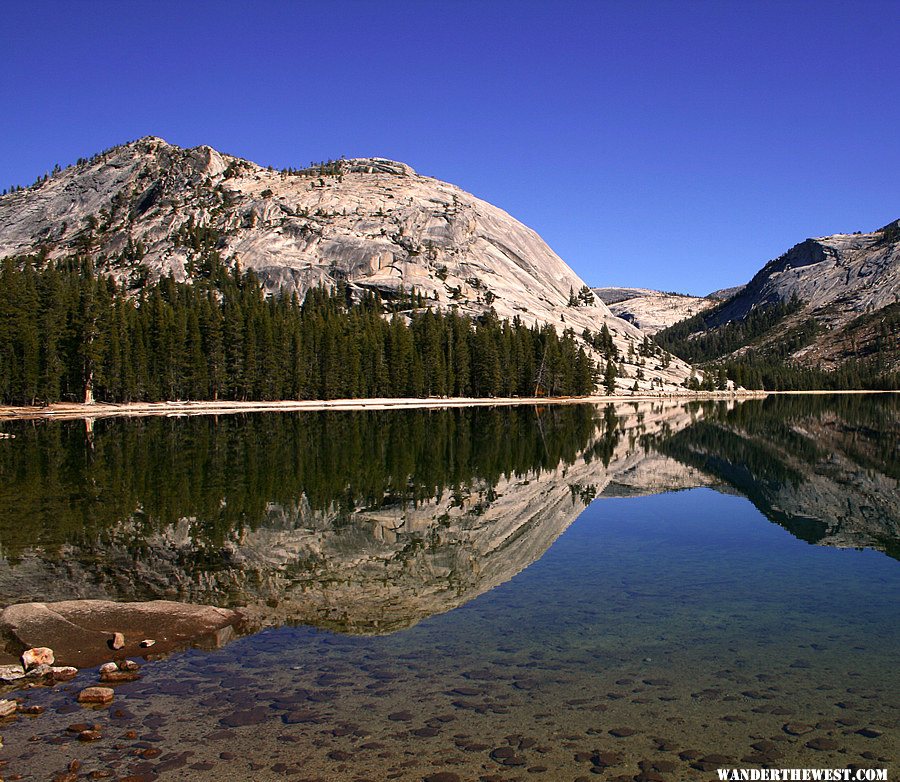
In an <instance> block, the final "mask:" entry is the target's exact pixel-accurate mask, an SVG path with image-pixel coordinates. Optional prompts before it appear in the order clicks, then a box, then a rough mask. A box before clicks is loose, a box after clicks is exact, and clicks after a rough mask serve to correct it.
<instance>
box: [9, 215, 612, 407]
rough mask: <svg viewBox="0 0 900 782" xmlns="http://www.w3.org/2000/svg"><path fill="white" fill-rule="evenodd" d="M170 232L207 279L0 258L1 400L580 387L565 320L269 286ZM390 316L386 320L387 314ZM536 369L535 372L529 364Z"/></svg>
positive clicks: (584, 374) (199, 235) (201, 236)
mask: <svg viewBox="0 0 900 782" xmlns="http://www.w3.org/2000/svg"><path fill="white" fill-rule="evenodd" d="M178 236H179V242H181V243H183V244H185V245H187V246H189V247H191V248H192V249H194V250H196V251H197V255H196V259H197V262H198V263H199V264H201V265H202V267H203V268H204V269H205V272H206V273H205V274H204V275H202V276H201V277H200V278H199V279H197V280H195V281H194V282H193V284H185V283H179V282H176V281H175V280H174V279H172V278H171V277H166V278H163V279H161V280H159V281H157V282H155V283H153V284H149V285H144V286H142V287H141V288H140V289H139V290H138V291H137V292H136V293H135V292H133V291H131V292H129V291H126V290H123V289H120V288H119V287H118V286H117V285H116V284H115V283H114V282H113V281H112V279H111V278H109V277H106V276H103V275H97V274H95V273H94V271H93V269H92V268H91V266H90V264H89V263H88V262H87V261H85V262H79V263H76V262H72V261H69V260H66V261H62V262H59V263H46V262H44V261H43V260H42V259H40V258H29V259H8V260H7V261H5V262H4V264H3V266H2V268H0V401H2V402H3V403H5V404H34V403H36V402H43V403H50V402H56V401H60V400H68V401H81V400H83V399H86V398H87V399H90V398H91V397H93V398H95V399H96V400H98V401H106V402H129V401H158V400H167V399H238V400H276V399H333V398H339V397H383V396H414V397H423V396H508V395H514V396H530V395H532V394H534V393H540V394H549V395H554V396H556V395H581V394H589V393H592V392H593V390H594V374H595V367H594V364H593V362H592V361H591V359H590V357H589V356H588V355H587V354H586V352H585V350H584V349H583V348H582V347H580V346H579V345H578V343H577V342H576V341H575V337H574V334H573V333H571V331H567V332H565V333H564V334H563V335H562V336H559V335H558V334H557V332H556V331H555V330H554V329H553V328H552V327H547V326H545V327H527V326H525V325H524V324H523V323H521V321H519V320H518V319H516V320H514V321H513V322H509V321H502V322H501V321H500V320H499V319H498V318H497V317H496V315H495V314H493V311H489V312H488V314H486V315H485V316H484V317H482V318H481V319H480V320H479V321H478V322H472V321H470V320H468V319H465V318H462V317H461V316H459V315H458V314H457V313H455V312H450V313H443V312H439V311H434V310H432V309H430V308H425V304H426V302H425V300H424V298H423V297H422V296H421V294H418V293H416V292H415V291H409V292H404V291H401V292H400V293H399V294H398V295H397V296H396V297H395V298H394V300H393V301H392V302H390V303H385V302H383V301H382V300H381V298H380V297H379V296H378V294H376V293H369V292H367V293H363V294H362V297H361V298H360V299H359V300H358V301H354V300H353V297H352V296H351V292H350V289H349V287H348V286H347V284H346V283H341V284H339V285H338V286H337V288H335V289H333V290H326V289H324V288H316V289H313V290H310V291H309V292H308V294H307V296H306V298H305V300H304V301H303V302H302V303H301V302H300V301H299V300H298V299H297V297H296V296H286V295H276V296H269V297H267V296H266V295H265V294H264V291H263V289H262V286H261V284H260V282H259V280H258V279H257V278H256V276H255V275H254V274H253V273H252V272H247V273H244V274H241V273H240V272H239V271H238V270H237V269H235V270H233V271H231V272H227V271H226V270H225V268H224V266H222V264H221V261H220V259H219V258H218V254H217V252H215V250H213V249H212V247H213V246H214V244H215V241H216V236H215V234H214V233H211V232H210V231H209V230H208V229H206V228H202V227H198V226H195V225H194V224H193V223H192V222H190V221H189V222H188V223H186V224H185V225H183V226H182V228H181V229H179V232H178ZM391 312H393V313H394V314H393V316H392V317H391V318H390V319H389V320H387V319H385V317H384V316H385V314H390V313H391ZM539 367H540V374H538V368H539Z"/></svg>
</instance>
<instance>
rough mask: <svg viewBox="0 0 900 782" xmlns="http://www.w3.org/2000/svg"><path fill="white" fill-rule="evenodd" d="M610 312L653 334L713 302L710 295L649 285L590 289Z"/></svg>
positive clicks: (713, 303)
mask: <svg viewBox="0 0 900 782" xmlns="http://www.w3.org/2000/svg"><path fill="white" fill-rule="evenodd" d="M592 290H593V292H594V294H595V295H596V296H597V298H599V299H600V301H602V302H603V303H604V304H606V306H607V307H609V309H610V312H612V313H613V315H615V316H617V317H619V318H622V319H623V320H626V321H628V322H629V323H631V324H633V325H635V326H637V327H638V328H639V329H640V330H641V331H643V332H644V333H645V334H648V335H650V336H652V335H653V334H655V333H656V332H657V331H660V330H662V329H664V328H667V327H668V326H671V325H672V324H673V323H677V322H678V321H680V320H684V319H685V318H690V317H691V316H693V315H697V314H698V313H700V312H703V311H704V310H707V309H709V308H710V307H712V306H713V305H715V304H716V300H715V299H714V298H713V296H714V295H713V294H710V296H688V295H687V294H683V293H670V292H663V291H655V290H651V289H649V288H592Z"/></svg>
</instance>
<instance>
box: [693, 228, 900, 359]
mask: <svg viewBox="0 0 900 782" xmlns="http://www.w3.org/2000/svg"><path fill="white" fill-rule="evenodd" d="M791 303H793V304H796V305H797V307H796V309H795V310H794V311H793V312H792V313H791V314H790V315H789V316H788V317H787V318H786V319H785V320H784V321H783V322H782V323H779V324H778V327H777V328H776V329H773V330H772V331H771V332H770V333H769V334H767V335H766V336H765V337H763V338H762V339H761V340H760V341H759V343H758V344H756V345H754V346H753V347H759V348H762V349H763V350H764V351H765V350H766V349H767V347H774V348H777V347H778V346H779V345H781V344H783V342H784V339H785V337H786V335H792V334H798V335H799V334H801V333H803V334H806V336H805V337H803V338H801V339H798V340H797V341H798V342H799V343H800V344H799V345H795V346H794V347H793V348H792V352H791V354H790V356H789V358H790V359H791V360H792V361H795V362H797V363H799V364H801V365H803V366H807V367H817V368H823V369H827V370H832V369H836V368H838V367H840V366H841V364H842V363H844V362H846V361H848V360H849V361H854V360H859V359H867V358H876V359H878V360H880V361H881V362H882V363H883V365H884V366H885V368H888V369H890V368H893V369H895V370H896V369H897V368H898V367H900V332H898V330H897V329H898V323H900V317H898V315H900V220H895V221H894V222H892V223H889V224H888V225H886V226H884V227H883V228H880V229H879V230H877V231H872V232H870V233H854V234H834V235H833V236H824V237H819V238H815V239H807V240H805V241H803V242H801V243H800V244H797V245H795V246H794V247H792V248H791V249H790V250H788V252H786V253H784V254H783V255H781V256H779V257H778V258H776V259H774V260H772V261H770V262H769V263H767V264H766V265H765V266H764V267H763V268H762V269H761V270H760V271H759V272H758V273H757V274H756V275H755V276H754V277H753V279H752V280H750V282H749V283H747V285H745V286H743V287H742V288H741V289H739V290H738V292H737V293H736V294H735V295H733V296H731V297H730V298H728V299H727V300H726V301H724V302H723V303H722V304H721V305H720V306H718V307H716V308H715V309H713V310H710V311H709V313H708V314H707V317H706V324H705V326H706V328H707V329H714V328H716V327H718V326H721V325H723V324H726V323H729V322H735V321H740V320H742V319H743V318H745V317H746V316H747V315H748V314H750V313H751V312H753V311H754V310H756V309H758V308H760V307H765V306H769V305H774V304H791ZM743 350H744V349H743V348H742V349H740V350H738V351H737V353H741V352H743Z"/></svg>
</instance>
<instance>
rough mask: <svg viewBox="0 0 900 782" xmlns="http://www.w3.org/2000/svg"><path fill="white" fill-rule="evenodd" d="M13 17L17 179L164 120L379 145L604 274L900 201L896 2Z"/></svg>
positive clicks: (295, 154)
mask: <svg viewBox="0 0 900 782" xmlns="http://www.w3.org/2000/svg"><path fill="white" fill-rule="evenodd" d="M0 30H2V32H0V43H2V52H3V63H2V66H0V108H2V116H3V125H2V130H0V187H6V186H8V185H10V184H28V183H30V182H32V181H33V180H34V179H35V178H36V177H37V176H38V175H40V174H42V173H44V172H45V171H47V170H49V169H50V168H52V166H53V164H54V163H56V162H59V163H61V164H67V163H70V162H73V161H74V160H75V159H76V158H78V157H81V156H89V155H91V154H93V153H94V152H97V151H99V150H101V149H104V148H106V147H109V146H112V145H115V144H118V143H122V142H124V141H128V140H131V139H134V138H137V137H140V136H144V135H157V136H162V137H163V138H165V139H166V140H168V141H170V142H172V143H175V144H179V145H182V146H194V145H198V144H210V145H212V146H214V147H216V148H218V149H220V150H222V151H225V152H231V153H234V154H238V155H241V156H243V157H247V158H250V159H251V160H255V161H257V162H259V163H262V164H272V165H276V166H288V165H294V166H296V165H302V164H306V163H308V162H309V161H310V160H319V159H326V158H335V157H339V156H341V155H346V156H348V157H353V156H368V155H378V156H384V157H390V158H394V159H397V160H402V161H405V162H407V163H409V164H410V165H412V166H413V167H414V168H416V169H417V170H418V171H420V172H421V173H424V174H428V175H431V176H435V177H438V178H440V179H445V180H448V181H450V182H454V183H456V184H458V185H460V186H461V187H463V188H464V189H466V190H469V191H470V192H472V193H474V194H475V195H478V196H480V197H481V198H484V199H486V200H488V201H491V202H492V203H495V204H497V205H498V206H500V207H502V208H504V209H506V210H507V211H508V212H510V213H511V214H512V215H513V216H515V217H517V218H518V219H520V220H522V221H523V222H524V223H526V224H527V225H529V226H531V227H532V228H534V229H535V230H537V231H538V233H540V234H541V235H542V236H543V237H544V239H546V240H547V242H548V243H549V244H550V246H551V247H553V249H554V250H556V251H557V252H558V253H559V254H560V255H561V256H562V257H563V258H564V259H565V260H566V261H568V262H569V264H570V265H571V266H572V267H573V268H574V269H575V270H576V271H577V272H578V273H579V274H580V275H581V276H582V277H583V278H584V279H585V280H587V281H588V282H589V283H591V284H592V285H639V286H648V287H657V288H662V289H664V290H682V291H687V292H692V293H706V292H709V291H710V290H713V289H716V288H720V287H724V286H729V285H734V284H737V283H740V282H745V281H746V280H747V279H748V278H749V277H750V276H751V275H752V274H753V272H755V271H756V269H758V268H759V267H760V266H761V265H762V264H763V263H764V262H765V261H767V260H769V259H770V258H772V257H775V256H777V255H779V254H780V253H781V252H783V251H784V250H786V249H787V248H788V247H790V246H791V245H793V244H795V243H796V242H799V241H801V240H803V239H804V238H806V237H808V236H818V235H823V234H829V233H835V232H839V231H845V232H850V231H854V230H872V229H875V228H878V227H880V226H881V225H883V224H885V223H887V222H889V221H891V220H893V219H896V218H898V217H900V197H898V195H900V100H898V97H897V96H898V94H900V2H897V0H891V1H890V2H881V3H878V2H861V3H860V2H855V3H850V2H847V1H846V0H842V1H841V2H828V0H814V1H813V2H759V1H755V0H753V1H751V0H745V1H743V2H727V1H726V0H719V1H717V2H627V1H626V0H619V1H618V2H602V0H598V1H597V2H585V3H574V2H550V0H547V2H527V0H519V2H499V1H497V0H482V2H475V0H472V1H471V2H457V1H454V0H440V2H427V0H422V1H421V2H390V0H370V1H367V2H335V0H327V1H325V0H320V1H319V2H254V3H247V2H227V0H220V2H214V3H202V2H193V1H192V0H180V2H177V3H171V2H158V1H157V0H153V1H152V2H147V1H146V0H144V1H142V2H127V0H124V1H123V0H120V1H119V2H106V3H104V2H97V1H95V2H80V3H73V2H70V1H68V0H67V2H59V3H50V2H39V0H29V2H27V3H26V2H14V0H7V2H4V3H3V5H2V8H0Z"/></svg>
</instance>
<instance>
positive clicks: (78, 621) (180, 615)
mask: <svg viewBox="0 0 900 782" xmlns="http://www.w3.org/2000/svg"><path fill="white" fill-rule="evenodd" d="M240 621H241V615H240V614H238V613H237V612H236V611H231V610H228V609H224V608H214V607H213V606H206V605H192V604H186V603H176V602H172V601H169V600H153V601H149V602H143V603H116V602H112V601H108V600H65V601H62V602H58V603H20V604H17V605H12V606H9V607H8V608H6V609H4V610H3V611H2V612H0V633H2V634H3V635H5V636H6V637H7V639H8V640H7V648H9V647H11V646H12V647H14V646H15V645H16V644H21V645H22V646H25V647H37V646H38V644H48V645H52V647H53V649H54V650H55V657H56V659H57V660H59V662H61V663H63V664H65V665H76V666H78V667H79V668H88V667H92V666H94V665H98V664H99V663H102V662H104V661H107V660H109V656H110V648H111V646H112V645H113V643H112V642H110V637H112V638H113V641H115V639H116V636H118V635H121V636H122V637H123V639H124V638H128V637H131V638H144V639H148V638H155V639H157V640H156V642H155V643H156V645H157V647H158V650H159V651H160V652H161V653H166V652H170V651H174V650H175V649H181V648H185V647H187V646H192V645H203V646H212V647H217V646H221V645H222V643H224V642H225V641H227V640H229V639H230V638H231V637H232V636H233V628H234V626H235V625H237V624H239V623H240ZM114 628H119V629H118V630H115V629H114ZM141 645H143V642H142V644H141ZM122 648H123V649H125V650H128V649H129V645H128V644H125V646H123V647H122ZM139 648H140V647H139V646H138V645H137V644H134V647H133V651H138V649H139ZM30 651H31V652H34V653H37V652H38V651H39V649H38V648H35V649H31V650H30ZM46 652H49V653H50V655H49V663H47V664H52V663H53V662H54V660H53V656H54V653H53V652H52V651H51V650H50V649H46ZM34 659H35V662H34V663H33V664H38V662H39V661H41V660H46V659H47V658H46V656H45V657H43V658H41V657H39V656H37V657H35V658H34ZM23 662H24V660H23Z"/></svg>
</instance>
